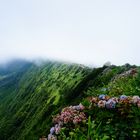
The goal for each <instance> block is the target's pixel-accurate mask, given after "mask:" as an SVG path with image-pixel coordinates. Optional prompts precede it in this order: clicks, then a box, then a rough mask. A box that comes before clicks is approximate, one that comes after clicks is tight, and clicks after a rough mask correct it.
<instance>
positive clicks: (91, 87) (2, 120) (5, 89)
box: [0, 61, 140, 140]
mask: <svg viewBox="0 0 140 140" xmlns="http://www.w3.org/2000/svg"><path fill="white" fill-rule="evenodd" d="M13 65H14V64H13ZM18 65H19V64H18ZM8 68H9V67H8ZM18 68H19V69H18ZM131 69H134V72H136V76H132V75H131V72H129V70H130V71H131ZM1 71H3V69H2V70H1ZM5 71H8V70H6V69H5ZM13 71H14V72H13ZM120 77H124V78H122V79H121V78H120ZM139 77H140V76H139V67H136V66H130V65H128V64H127V65H124V66H118V67H117V66H109V67H106V66H104V67H102V68H96V69H91V68H88V67H85V66H82V65H76V64H64V63H58V62H50V61H48V62H44V63H42V64H41V65H35V64H33V63H27V62H26V63H24V65H21V63H20V66H19V67H16V69H14V70H11V71H8V72H6V73H5V72H4V71H3V72H2V74H1V78H0V139H3V140H38V139H39V137H41V136H43V135H47V134H49V131H50V128H51V126H53V123H52V116H55V115H56V114H58V113H59V112H60V111H61V110H62V109H63V108H64V107H66V106H70V105H77V104H79V103H80V102H82V104H83V105H84V106H87V107H88V106H89V102H88V101H87V98H88V97H89V96H90V97H92V96H99V95H100V94H107V95H110V96H120V95H122V94H125V95H140V85H139V83H140V79H139ZM105 112H106V111H105V110H102V111H100V110H96V113H95V112H94V111H89V110H88V111H87V110H86V117H91V121H92V118H98V119H97V122H96V125H97V124H99V123H100V121H101V120H106V121H107V120H108V119H110V117H109V116H111V114H113V113H112V112H109V114H107V113H105ZM105 114H106V116H105ZM108 115H109V116H108ZM137 115H138V116H137ZM103 116H104V117H103ZM135 117H136V118H138V117H139V113H137V114H135ZM132 118H133V117H132ZM115 119H118V118H115ZM132 120H134V118H133V119H132ZM87 121H88V120H87ZM89 121H90V120H89ZM136 121H137V123H139V120H138V119H136ZM114 122H115V121H114ZM120 123H121V124H122V121H120ZM88 124H89V123H88ZM134 124H136V122H134ZM123 125H124V126H125V127H128V126H127V122H125V121H124V124H123ZM83 126H84V130H83V127H81V126H77V125H76V126H73V127H70V128H71V129H69V130H66V131H64V135H63V136H61V135H60V134H59V138H60V139H66V137H68V138H69V139H70V136H69V132H72V133H75V132H74V130H75V127H80V128H82V130H81V132H82V133H85V134H86V132H87V129H86V128H87V126H86V125H83ZM102 126H105V124H104V123H103V124H102ZM112 126H113V123H110V125H109V126H108V129H107V130H104V129H103V130H102V131H101V132H102V133H103V132H104V133H105V134H106V135H107V134H108V135H109V136H110V135H112V136H114V134H115V133H116V131H118V132H119V131H121V130H122V129H124V126H120V125H118V128H117V130H113V128H112ZM66 127H67V126H66ZM102 128H105V127H102ZM110 129H112V131H110ZM134 130H135V131H138V130H140V129H139V127H138V128H134ZM124 131H125V132H123V134H122V135H121V136H123V138H126V137H127V135H125V133H126V132H127V131H128V130H127V129H124ZM129 131H130V130H129ZM101 132H100V133H101ZM75 134H76V133H75ZM117 134H118V133H117ZM76 135H77V134H76ZM132 135H133V134H132ZM64 136H65V137H64ZM136 136H137V137H138V136H139V135H136ZM118 137H119V136H118V135H117V138H118ZM131 137H132V136H131ZM110 138H113V137H111V136H110ZM74 139H75V138H74Z"/></svg>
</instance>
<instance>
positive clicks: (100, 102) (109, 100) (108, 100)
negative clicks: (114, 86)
mask: <svg viewBox="0 0 140 140" xmlns="http://www.w3.org/2000/svg"><path fill="white" fill-rule="evenodd" d="M88 100H89V101H90V103H91V104H92V105H93V106H97V107H99V108H107V109H113V108H116V105H117V104H134V105H137V106H138V107H140V97H139V96H132V97H131V96H126V95H121V96H120V97H109V96H107V95H104V94H101V95H99V97H98V98H97V97H88Z"/></svg>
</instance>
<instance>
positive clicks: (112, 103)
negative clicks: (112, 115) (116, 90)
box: [106, 99, 116, 109]
mask: <svg viewBox="0 0 140 140" xmlns="http://www.w3.org/2000/svg"><path fill="white" fill-rule="evenodd" d="M115 107H116V102H115V101H114V100H113V99H109V100H108V101H107V102H106V108H107V109H112V108H115Z"/></svg>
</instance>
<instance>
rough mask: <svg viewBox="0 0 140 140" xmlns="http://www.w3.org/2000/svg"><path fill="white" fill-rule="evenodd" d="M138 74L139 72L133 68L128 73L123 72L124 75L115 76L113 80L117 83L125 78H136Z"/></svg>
mask: <svg viewBox="0 0 140 140" xmlns="http://www.w3.org/2000/svg"><path fill="white" fill-rule="evenodd" d="M137 73H138V72H137V69H135V68H132V69H130V70H128V71H125V72H123V73H121V74H118V75H117V76H115V77H114V78H113V79H112V80H113V81H114V82H115V81H117V80H118V79H124V78H126V77H128V76H132V77H134V76H136V74H137Z"/></svg>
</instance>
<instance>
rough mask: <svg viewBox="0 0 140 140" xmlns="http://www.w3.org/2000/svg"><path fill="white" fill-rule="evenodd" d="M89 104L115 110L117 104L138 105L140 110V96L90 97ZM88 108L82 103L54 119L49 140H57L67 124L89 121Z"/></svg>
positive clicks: (63, 111) (64, 110)
mask: <svg viewBox="0 0 140 140" xmlns="http://www.w3.org/2000/svg"><path fill="white" fill-rule="evenodd" d="M87 99H88V100H89V102H90V103H91V104H92V105H93V106H96V107H99V108H107V109H114V108H116V107H117V104H122V105H131V104H133V105H137V107H139V108H140V97H139V96H132V97H131V96H126V95H121V96H119V97H110V96H107V95H104V94H101V95H99V96H98V97H88V98H87ZM85 109H86V108H85V107H84V106H83V105H82V104H81V103H80V104H79V105H77V106H69V107H66V108H64V109H63V110H62V111H61V113H60V114H58V115H57V116H55V117H54V118H53V123H54V124H55V126H54V127H52V128H51V129H50V134H49V135H48V140H57V135H58V134H60V131H61V129H62V128H63V126H64V125H66V124H73V125H76V124H80V123H81V122H83V121H85V120H87V118H86V115H85V113H84V112H83V110H85Z"/></svg>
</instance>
